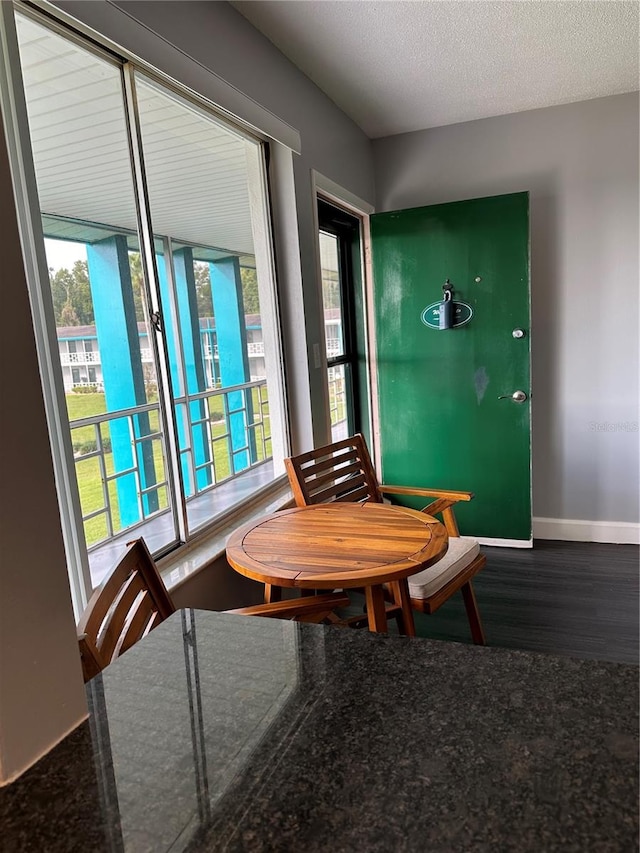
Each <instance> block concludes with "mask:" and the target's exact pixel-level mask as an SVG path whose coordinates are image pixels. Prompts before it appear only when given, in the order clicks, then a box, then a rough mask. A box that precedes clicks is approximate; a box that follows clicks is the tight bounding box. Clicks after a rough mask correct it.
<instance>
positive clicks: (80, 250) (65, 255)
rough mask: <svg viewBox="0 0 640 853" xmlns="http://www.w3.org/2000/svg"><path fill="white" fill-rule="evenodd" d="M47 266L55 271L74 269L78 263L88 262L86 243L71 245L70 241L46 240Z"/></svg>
mask: <svg viewBox="0 0 640 853" xmlns="http://www.w3.org/2000/svg"><path fill="white" fill-rule="evenodd" d="M44 245H45V249H46V251H47V266H48V267H49V268H53V269H54V270H59V269H63V268H64V269H68V270H70V269H72V267H73V265H74V264H75V262H76V261H86V260H87V250H86V248H85V244H84V243H70V242H69V241H68V240H50V239H47V238H45V241H44Z"/></svg>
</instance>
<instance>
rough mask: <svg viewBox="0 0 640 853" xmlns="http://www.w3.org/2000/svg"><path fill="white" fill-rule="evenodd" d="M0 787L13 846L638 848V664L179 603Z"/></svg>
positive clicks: (3, 840) (4, 834)
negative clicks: (48, 748) (51, 744)
mask: <svg viewBox="0 0 640 853" xmlns="http://www.w3.org/2000/svg"><path fill="white" fill-rule="evenodd" d="M87 691H88V696H89V700H90V706H91V716H90V719H89V721H88V722H87V723H84V724H83V725H82V726H81V727H80V728H79V729H77V730H76V731H75V732H74V733H73V734H72V735H70V736H69V737H68V738H67V739H66V740H65V741H64V742H63V743H62V744H60V745H59V746H58V747H57V748H56V749H54V750H53V751H52V752H51V753H50V754H49V755H48V756H46V757H45V758H43V759H42V760H41V761H40V762H39V763H38V764H37V765H36V766H35V767H34V768H32V769H31V770H30V771H28V772H27V773H26V774H25V775H24V776H23V777H22V778H21V779H19V780H18V781H17V782H15V783H14V784H13V785H10V786H9V787H8V788H5V789H3V790H2V791H1V792H0V818H1V821H2V823H1V827H0V848H1V849H2V851H3V853H4V851H7V853H18V851H46V853H50V852H51V853H55V851H81V853H91V851H135V853H138V852H139V851H140V853H142V851H144V852H145V853H147V851H149V853H161V851H171V853H180V851H189V853H191V852H192V851H193V853H195V851H204V850H215V851H217V850H230V851H280V850H282V851H305V853H307V851H309V853H311V851H325V850H332V851H351V850H356V849H357V850H362V851H384V853H387V851H389V853H395V851H420V852H421V853H422V851H430V853H432V852H433V851H489V850H491V851H511V850H513V851H536V853H537V852H538V851H553V850H562V851H576V853H578V851H579V853H584V851H625V853H627V851H633V850H636V849H637V847H638V822H637V802H638V800H637V798H638V744H637V733H638V720H637V715H638V670H637V668H636V667H631V666H626V665H623V664H612V663H598V662H594V661H584V660H574V659H572V658H559V657H551V656H544V655H539V654H532V653H528V652H515V651H509V650H505V649H495V648H478V647H473V646H464V645H458V644H455V643H443V642H435V641H430V640H420V639H418V640H409V639H407V638H401V637H382V636H378V635H371V634H368V633H366V632H364V631H349V630H345V629H342V630H341V629H337V628H323V627H320V626H315V625H298V624H294V623H289V622H280V621H276V620H269V619H256V618H253V619H250V618H246V617H240V616H232V615H225V614H217V613H208V612H201V611H195V612H193V611H186V612H183V613H177V614H175V615H174V616H173V617H171V619H169V620H168V621H167V622H165V623H164V624H162V625H161V626H159V628H157V629H156V630H155V631H154V632H153V633H152V634H150V635H149V637H147V638H146V639H145V640H143V641H142V642H141V643H139V644H138V645H137V646H136V647H135V648H133V649H131V650H130V651H129V652H127V654H126V655H124V656H123V657H122V658H121V659H120V660H119V661H117V662H116V663H115V664H113V665H112V666H111V667H109V668H108V669H107V670H106V671H105V672H104V673H103V674H102V676H98V677H97V678H96V679H94V680H93V681H92V682H91V683H90V684H89V685H88V686H87Z"/></svg>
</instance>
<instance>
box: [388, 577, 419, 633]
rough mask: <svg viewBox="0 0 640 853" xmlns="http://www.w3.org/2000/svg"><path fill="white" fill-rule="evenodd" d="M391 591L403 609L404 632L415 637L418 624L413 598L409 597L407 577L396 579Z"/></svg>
mask: <svg viewBox="0 0 640 853" xmlns="http://www.w3.org/2000/svg"><path fill="white" fill-rule="evenodd" d="M391 591H392V593H393V600H394V602H395V603H396V604H397V605H399V607H400V609H401V610H402V621H403V625H404V634H405V635H406V636H407V637H415V635H416V626H415V622H414V621H413V610H412V608H411V599H410V598H409V582H408V581H407V579H406V578H403V579H402V580H401V581H395V582H394V583H392V584H391Z"/></svg>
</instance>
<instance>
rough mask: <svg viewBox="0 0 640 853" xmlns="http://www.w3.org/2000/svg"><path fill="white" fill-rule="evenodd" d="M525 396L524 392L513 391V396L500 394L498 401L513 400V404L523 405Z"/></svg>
mask: <svg viewBox="0 0 640 853" xmlns="http://www.w3.org/2000/svg"><path fill="white" fill-rule="evenodd" d="M526 399H527V395H526V394H525V392H524V391H514V392H513V394H502V395H501V396H500V397H498V400H513V402H514V403H524V401H525V400H526Z"/></svg>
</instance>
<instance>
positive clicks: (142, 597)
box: [77, 539, 349, 682]
mask: <svg viewBox="0 0 640 853" xmlns="http://www.w3.org/2000/svg"><path fill="white" fill-rule="evenodd" d="M348 604H349V599H348V597H347V596H346V595H342V594H340V593H330V594H327V595H318V596H315V597H313V598H304V599H295V600H292V601H282V602H278V603H274V604H258V605H255V606H251V607H241V608H238V609H236V610H228V611H226V612H227V613H236V614H240V615H242V616H270V617H273V618H276V619H290V620H293V621H297V622H322V621H323V620H326V619H328V620H330V621H334V622H336V621H339V620H338V619H337V617H335V616H334V610H335V609H337V608H339V607H346V606H348ZM174 612H175V607H174V604H173V602H172V601H171V598H170V596H169V593H168V592H167V589H166V587H165V585H164V583H163V582H162V578H161V577H160V575H159V573H158V569H157V568H156V565H155V563H154V561H153V557H152V556H151V554H150V553H149V550H148V548H147V546H146V544H145V542H144V539H136V540H135V541H134V542H131V543H130V544H129V547H128V549H127V551H126V553H125V555H124V556H123V557H122V559H121V560H120V562H119V563H118V564H117V566H116V567H115V569H114V570H113V572H112V573H111V574H110V575H109V577H108V578H107V579H106V580H105V581H104V583H103V584H102V586H100V587H99V588H98V589H97V590H96V591H95V592H94V594H93V595H92V597H91V600H90V601H89V603H88V604H87V607H86V609H85V611H84V613H83V614H82V617H81V619H80V622H79V623H78V629H77V632H78V643H79V646H80V656H81V658H82V670H83V674H84V680H85V682H86V681H89V679H90V678H93V676H94V675H97V674H98V673H99V672H101V671H102V670H103V669H104V668H105V666H107V665H108V664H110V663H111V662H112V661H114V660H115V659H116V658H117V657H119V656H120V655H121V654H122V653H123V652H126V651H127V649H129V648H131V646H133V645H134V643H137V642H138V640H141V639H142V638H143V637H145V636H146V635H147V634H148V633H149V632H150V631H152V630H153V629H154V628H155V627H156V626H157V625H159V624H160V623H161V622H162V621H164V620H165V619H166V618H167V617H168V616H170V615H171V614H172V613H174Z"/></svg>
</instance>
